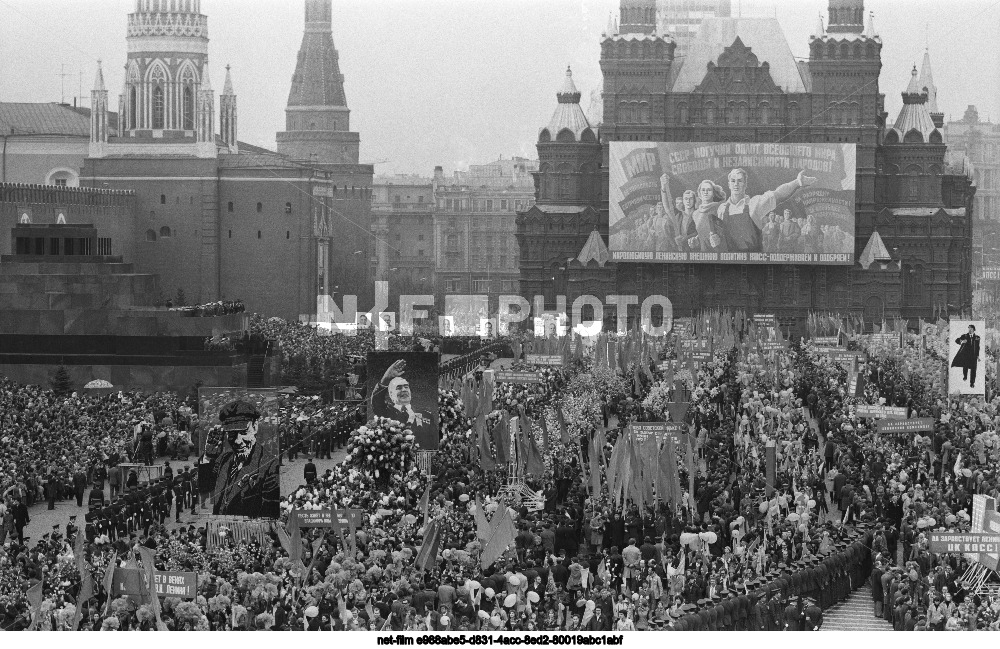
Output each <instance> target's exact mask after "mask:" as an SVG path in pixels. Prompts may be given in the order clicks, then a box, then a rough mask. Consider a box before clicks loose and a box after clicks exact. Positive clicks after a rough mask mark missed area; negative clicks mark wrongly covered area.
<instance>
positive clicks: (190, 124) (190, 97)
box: [183, 86, 194, 131]
mask: <svg viewBox="0 0 1000 649" xmlns="http://www.w3.org/2000/svg"><path fill="white" fill-rule="evenodd" d="M183 102H184V105H183V114H184V130H185V131H193V130H194V93H193V92H192V91H191V86H184V99H183Z"/></svg>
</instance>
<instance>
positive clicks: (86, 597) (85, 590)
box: [70, 531, 94, 631]
mask: <svg viewBox="0 0 1000 649" xmlns="http://www.w3.org/2000/svg"><path fill="white" fill-rule="evenodd" d="M82 533H83V532H82V531H81V532H80V534H82ZM93 597H94V578H93V577H92V576H91V575H90V571H89V570H87V571H85V572H84V573H83V579H82V580H81V582H80V594H79V595H78V596H77V598H76V613H75V614H74V615H73V626H72V628H71V629H70V630H72V631H76V630H77V629H79V628H80V620H82V619H83V605H84V604H87V608H88V609H89V608H90V600H91V599H92V598H93Z"/></svg>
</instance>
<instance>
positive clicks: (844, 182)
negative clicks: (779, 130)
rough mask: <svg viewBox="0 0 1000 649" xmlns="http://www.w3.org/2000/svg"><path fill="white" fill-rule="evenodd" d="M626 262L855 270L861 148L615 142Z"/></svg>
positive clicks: (614, 196) (613, 239)
mask: <svg viewBox="0 0 1000 649" xmlns="http://www.w3.org/2000/svg"><path fill="white" fill-rule="evenodd" d="M609 174H610V176H609V182H610V186H609V197H610V200H609V209H610V213H609V226H610V230H609V235H610V236H609V246H608V247H609V250H610V252H611V256H612V259H613V260H614V261H620V262H663V263H734V264H817V265H819V264H826V265H850V264H852V263H853V262H854V205H855V200H854V193H855V174H856V145H854V144H833V143H824V144H816V143H812V144H795V143H748V142H725V143H719V142H711V143H709V142H658V143H652V142H641V143H640V142H626V141H620V142H612V143H611V149H610V163H609Z"/></svg>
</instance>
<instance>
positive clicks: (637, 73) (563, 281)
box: [517, 0, 975, 327]
mask: <svg viewBox="0 0 1000 649" xmlns="http://www.w3.org/2000/svg"><path fill="white" fill-rule="evenodd" d="M675 48H676V42H675V41H674V40H673V39H672V38H671V37H670V36H669V35H665V34H661V33H658V32H657V28H656V2H655V0H621V8H620V23H619V24H615V23H614V22H612V23H610V24H609V25H608V29H607V31H606V33H605V34H604V36H603V37H602V41H601V70H602V72H603V75H604V87H603V118H602V119H601V120H595V122H596V121H600V123H593V124H592V123H591V121H590V120H588V118H587V116H586V115H585V114H584V112H583V109H582V108H581V106H580V96H581V93H580V92H579V90H578V89H577V88H576V86H575V84H574V82H573V79H572V72H571V71H570V70H567V71H566V78H565V79H564V82H563V85H562V88H561V89H560V90H559V91H558V93H557V99H558V105H557V108H556V111H555V113H554V115H553V116H552V120H551V121H550V123H549V124H548V125H547V126H545V127H544V128H542V129H541V130H540V132H539V137H538V145H537V147H538V157H539V171H538V172H537V173H536V174H535V191H536V199H537V200H536V204H535V205H534V206H533V207H532V208H531V209H529V210H527V211H525V212H522V213H519V214H518V217H517V224H518V225H517V236H518V243H519V245H520V249H521V264H520V268H521V281H520V286H521V295H522V296H523V297H525V298H526V299H528V300H529V302H532V301H533V299H534V296H539V295H541V296H544V297H545V308H546V309H551V310H556V309H557V308H558V309H560V310H562V309H563V308H565V307H563V306H561V305H560V304H559V303H558V302H557V296H566V299H567V304H566V306H567V307H569V306H571V305H572V302H573V300H574V299H575V298H576V297H578V296H580V295H588V294H589V295H594V296H597V297H599V298H600V299H602V300H603V299H604V297H605V296H607V295H635V296H638V300H639V302H640V303H641V302H642V300H643V299H644V298H645V297H646V296H649V295H665V296H667V297H668V298H669V299H670V300H671V302H672V304H673V309H674V315H675V316H678V317H682V316H690V315H692V314H694V313H696V312H697V311H699V310H700V309H704V308H716V307H729V308H737V309H744V310H746V311H747V312H748V313H774V314H776V315H777V316H778V318H779V320H780V321H781V322H782V323H783V324H784V325H786V326H790V327H795V326H796V325H801V324H802V323H803V322H804V320H805V318H806V316H807V315H808V313H810V312H833V313H839V314H842V315H848V314H852V315H855V316H863V317H864V320H865V323H866V324H869V325H870V324H871V323H872V322H877V323H881V322H882V320H883V319H889V320H891V319H892V318H896V317H902V318H906V319H909V320H911V324H915V320H916V319H918V318H921V317H923V318H931V317H934V316H938V315H946V314H948V313H960V312H962V311H968V310H969V309H971V304H972V287H971V271H972V259H971V253H972V209H973V196H974V194H975V186H974V184H973V181H972V180H971V176H972V169H971V167H970V165H969V164H968V163H967V161H966V160H964V159H962V158H960V157H959V156H956V155H952V156H949V154H948V149H947V143H946V142H945V141H944V137H943V136H944V127H943V118H944V116H943V114H941V113H939V112H938V110H937V96H936V95H937V90H936V87H935V86H934V81H933V78H932V75H931V68H930V61H929V57H928V56H926V55H925V57H924V61H923V68H922V69H921V70H920V71H919V72H918V71H917V69H916V68H914V70H913V72H912V77H911V78H910V79H900V80H899V87H900V88H905V90H904V92H903V93H902V97H903V108H902V110H901V112H900V114H899V115H898V117H897V118H896V119H895V121H894V122H893V121H889V116H888V114H887V113H886V112H885V109H884V104H885V97H884V95H883V94H881V93H880V89H879V72H880V71H881V68H882V62H881V51H882V41H881V39H880V38H879V36H878V35H877V34H876V33H875V31H874V28H873V25H872V20H871V19H870V18H869V19H868V21H867V25H866V21H865V12H864V5H863V1H862V0H830V5H829V18H828V21H827V24H826V25H824V24H823V21H822V19H820V21H819V24H818V25H817V27H816V33H815V35H813V36H812V37H810V41H809V51H810V57H809V60H808V61H796V60H795V58H794V57H793V56H792V52H791V49H790V48H789V46H788V43H787V42H786V40H785V38H784V36H783V33H782V31H781V28H780V26H779V24H778V21H777V20H776V19H773V18H766V19H762V18H706V19H705V20H704V21H703V22H702V24H701V27H700V31H699V33H698V35H697V36H696V37H695V38H693V39H691V42H690V45H689V46H688V49H687V50H686V54H685V56H683V57H677V58H675ZM616 141H617V142H640V141H641V142H649V143H650V145H651V146H652V145H653V143H656V142H713V143H714V142H719V143H725V142H734V143H740V142H758V143H779V142H780V143H787V144H809V143H839V144H855V145H856V161H855V163H856V179H855V181H856V182H855V207H854V256H853V259H854V260H855V261H854V263H853V265H839V266H834V265H829V266H827V265H809V266H806V265H796V264H781V265H778V264H764V265H747V264H739V263H727V264H723V263H702V264H690V263H634V262H625V261H619V262H615V261H613V260H612V256H611V255H610V254H609V252H608V237H609V231H608V230H609V149H610V143H611V142H616ZM629 308H630V314H629V315H630V320H633V319H634V317H635V316H637V315H638V306H634V307H629ZM604 315H605V319H606V321H607V320H610V319H611V318H613V317H614V313H612V312H611V311H610V310H608V309H607V308H606V310H605V314H604Z"/></svg>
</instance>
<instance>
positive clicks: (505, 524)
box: [480, 507, 517, 568]
mask: <svg viewBox="0 0 1000 649" xmlns="http://www.w3.org/2000/svg"><path fill="white" fill-rule="evenodd" d="M493 518H494V521H493V526H492V529H491V530H490V537H489V538H488V539H487V540H486V543H484V544H483V551H482V554H481V555H480V565H481V566H482V567H483V568H488V567H490V566H491V565H493V562H495V561H496V560H497V559H499V558H500V557H501V556H503V553H504V552H506V551H507V548H509V547H510V544H511V543H513V542H514V534H515V533H516V532H517V530H516V529H515V528H514V521H512V520H511V518H510V512H509V511H508V510H507V508H506V507H501V510H500V511H498V512H497V513H496V514H495V515H494V517H493Z"/></svg>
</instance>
